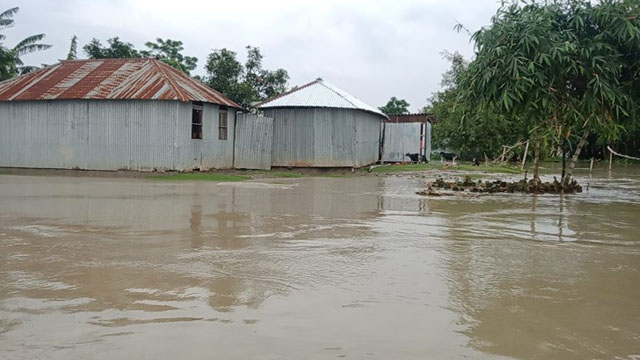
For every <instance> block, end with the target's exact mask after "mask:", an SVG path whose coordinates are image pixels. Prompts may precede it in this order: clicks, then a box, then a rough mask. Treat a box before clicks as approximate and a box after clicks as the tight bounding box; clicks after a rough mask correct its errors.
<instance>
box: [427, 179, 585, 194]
mask: <svg viewBox="0 0 640 360" xmlns="http://www.w3.org/2000/svg"><path fill="white" fill-rule="evenodd" d="M435 189H441V190H450V191H465V192H472V193H488V194H494V193H526V194H575V193H581V192H582V186H581V185H580V184H578V183H577V182H576V181H575V180H571V181H570V182H568V183H567V184H562V183H561V182H559V181H558V180H557V179H556V178H555V177H554V178H553V181H552V182H541V183H537V182H536V181H535V180H533V179H532V180H529V181H527V180H524V179H523V180H520V181H515V182H506V181H502V180H495V181H486V182H482V180H478V181H477V182H475V181H473V180H471V177H469V176H467V177H465V179H464V181H454V182H446V181H444V179H442V178H441V177H438V178H437V179H436V181H435V182H434V183H433V184H429V187H428V189H427V190H425V191H419V192H417V194H418V195H425V196H440V195H442V193H439V192H437V191H436V190H435Z"/></svg>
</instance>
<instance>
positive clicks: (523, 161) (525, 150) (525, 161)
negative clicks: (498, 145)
mask: <svg viewBox="0 0 640 360" xmlns="http://www.w3.org/2000/svg"><path fill="white" fill-rule="evenodd" d="M528 152H529V140H527V145H526V146H525V147H524V156H523V157H522V166H520V171H523V170H524V165H525V164H526V163H527V153H528Z"/></svg>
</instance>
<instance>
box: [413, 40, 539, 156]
mask: <svg viewBox="0 0 640 360" xmlns="http://www.w3.org/2000/svg"><path fill="white" fill-rule="evenodd" d="M443 56H444V58H445V59H447V60H448V61H449V62H450V63H451V67H450V69H449V70H448V71H447V72H445V73H444V74H443V76H442V81H441V83H440V85H441V86H442V87H443V90H441V91H439V92H437V93H435V94H433V96H432V97H431V98H430V99H429V101H430V105H429V106H427V107H425V108H424V109H423V111H424V112H428V113H431V114H433V115H434V116H435V118H436V120H437V121H436V123H435V124H434V125H433V130H432V142H433V146H434V147H435V148H440V149H455V151H456V152H457V153H458V154H459V155H460V158H461V159H471V158H474V157H476V158H484V154H487V156H489V157H491V158H493V157H495V156H497V155H498V154H500V152H501V151H502V146H503V145H508V144H514V143H516V142H518V141H519V140H521V139H526V138H528V136H529V134H528V128H527V125H526V124H524V122H523V121H521V119H520V118H519V117H517V116H513V115H512V116H505V115H502V114H499V113H496V112H495V111H491V110H490V109H487V108H480V107H472V106H470V105H469V104H468V103H466V102H465V101H464V99H460V96H459V95H460V89H459V85H458V83H459V81H460V77H461V76H462V75H463V73H464V72H465V71H466V70H467V66H468V62H467V61H466V60H465V59H464V57H463V56H462V55H460V54H459V53H457V52H456V53H453V54H452V53H448V52H444V53H443Z"/></svg>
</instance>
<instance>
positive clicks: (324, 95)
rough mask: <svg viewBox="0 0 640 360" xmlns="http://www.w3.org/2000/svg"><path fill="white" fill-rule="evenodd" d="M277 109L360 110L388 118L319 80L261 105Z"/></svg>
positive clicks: (375, 109) (265, 107)
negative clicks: (320, 108)
mask: <svg viewBox="0 0 640 360" xmlns="http://www.w3.org/2000/svg"><path fill="white" fill-rule="evenodd" d="M276 107H327V108H341V109H358V110H364V111H369V112H372V113H375V114H378V115H380V116H383V117H385V118H386V117H387V116H386V115H385V114H384V113H382V112H381V111H380V110H378V109H377V108H375V107H373V106H370V105H368V104H366V103H364V102H363V101H361V100H358V99H357V98H356V97H355V96H353V95H351V94H349V93H347V92H346V91H344V90H342V89H340V88H338V87H337V86H335V85H332V84H330V83H328V82H326V81H325V80H323V79H317V80H315V81H312V82H310V83H308V84H306V85H303V86H300V87H299V88H297V89H293V90H291V91H288V92H285V93H282V94H280V95H278V96H276V97H274V98H272V99H270V100H267V101H265V102H263V103H262V104H260V105H259V108H261V109H268V108H276Z"/></svg>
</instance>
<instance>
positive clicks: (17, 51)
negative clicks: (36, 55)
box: [0, 7, 51, 81]
mask: <svg viewBox="0 0 640 360" xmlns="http://www.w3.org/2000/svg"><path fill="white" fill-rule="evenodd" d="M18 10H19V8H18V7H14V8H11V9H9V10H6V11H5V12H3V13H1V14H0V30H4V29H7V28H10V27H13V25H14V20H13V16H14V15H15V14H17V13H18ZM44 37H45V34H36V35H31V36H29V37H27V38H25V39H23V40H22V41H20V42H18V44H16V45H15V46H14V47H11V48H9V47H6V46H5V44H4V40H5V39H6V36H5V35H4V34H0V81H1V80H6V79H9V78H11V77H14V76H16V75H19V74H25V73H28V72H29V71H32V70H34V69H36V67H35V66H27V65H24V62H23V61H22V59H21V57H22V56H24V55H26V54H30V53H33V52H36V51H41V50H46V49H49V48H50V47H51V45H47V44H41V43H40V41H41V40H42V39H44Z"/></svg>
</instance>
